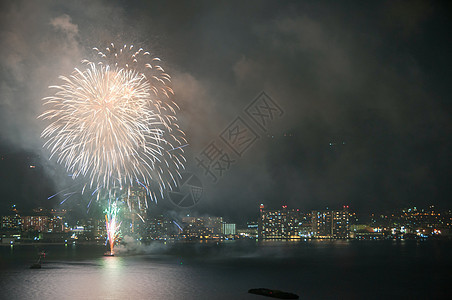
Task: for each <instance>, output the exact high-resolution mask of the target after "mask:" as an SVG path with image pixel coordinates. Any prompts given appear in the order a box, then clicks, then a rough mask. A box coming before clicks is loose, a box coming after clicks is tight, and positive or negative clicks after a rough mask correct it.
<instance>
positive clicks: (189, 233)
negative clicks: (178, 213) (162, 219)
mask: <svg viewBox="0 0 452 300" xmlns="http://www.w3.org/2000/svg"><path fill="white" fill-rule="evenodd" d="M182 222H183V223H184V224H185V226H184V228H183V231H182V237H183V238H187V239H219V238H220V237H221V233H222V224H223V218H222V217H190V216H187V217H184V218H182Z"/></svg>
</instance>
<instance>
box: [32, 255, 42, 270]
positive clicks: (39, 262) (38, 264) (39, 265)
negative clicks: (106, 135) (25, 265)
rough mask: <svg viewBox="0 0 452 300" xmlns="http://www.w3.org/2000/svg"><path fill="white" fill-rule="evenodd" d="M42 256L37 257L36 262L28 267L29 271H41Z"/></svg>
mask: <svg viewBox="0 0 452 300" xmlns="http://www.w3.org/2000/svg"><path fill="white" fill-rule="evenodd" d="M41 260H42V255H39V258H38V261H37V262H35V263H34V264H32V265H31V266H30V269H41Z"/></svg>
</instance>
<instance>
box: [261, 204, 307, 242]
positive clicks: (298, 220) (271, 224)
mask: <svg viewBox="0 0 452 300" xmlns="http://www.w3.org/2000/svg"><path fill="white" fill-rule="evenodd" d="M259 212H260V216H259V230H258V235H259V239H260V240H265V239H299V238H300V237H302V236H310V232H311V230H310V228H311V225H310V224H311V220H310V214H305V213H302V212H300V210H299V209H291V210H289V209H287V205H284V206H283V207H282V209H281V210H266V209H265V207H264V205H262V204H261V205H260V207H259Z"/></svg>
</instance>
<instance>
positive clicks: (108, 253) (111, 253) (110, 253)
mask: <svg viewBox="0 0 452 300" xmlns="http://www.w3.org/2000/svg"><path fill="white" fill-rule="evenodd" d="M104 256H115V254H114V253H113V252H111V251H106V252H104Z"/></svg>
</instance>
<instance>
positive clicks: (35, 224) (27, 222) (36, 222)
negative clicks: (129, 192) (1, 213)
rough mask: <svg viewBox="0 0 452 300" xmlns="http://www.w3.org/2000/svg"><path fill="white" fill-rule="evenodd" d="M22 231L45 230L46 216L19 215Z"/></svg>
mask: <svg viewBox="0 0 452 300" xmlns="http://www.w3.org/2000/svg"><path fill="white" fill-rule="evenodd" d="M21 223H22V230H23V231H39V232H45V231H47V228H48V225H49V217H48V216H22V217H21Z"/></svg>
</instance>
